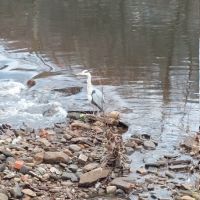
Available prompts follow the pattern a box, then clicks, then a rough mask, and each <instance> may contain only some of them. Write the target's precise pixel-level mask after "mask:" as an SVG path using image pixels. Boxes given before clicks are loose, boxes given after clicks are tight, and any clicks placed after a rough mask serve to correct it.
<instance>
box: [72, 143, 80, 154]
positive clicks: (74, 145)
mask: <svg viewBox="0 0 200 200" xmlns="http://www.w3.org/2000/svg"><path fill="white" fill-rule="evenodd" d="M69 149H70V150H71V151H73V152H77V151H80V150H81V147H80V146H78V145H76V144H70V145H69Z"/></svg>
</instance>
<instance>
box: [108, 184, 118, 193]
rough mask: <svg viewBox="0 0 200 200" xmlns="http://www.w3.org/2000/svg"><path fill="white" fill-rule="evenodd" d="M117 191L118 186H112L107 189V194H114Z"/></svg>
mask: <svg viewBox="0 0 200 200" xmlns="http://www.w3.org/2000/svg"><path fill="white" fill-rule="evenodd" d="M116 190H117V187H116V186H112V185H110V186H107V187H106V192H107V194H114V193H115V192H116Z"/></svg>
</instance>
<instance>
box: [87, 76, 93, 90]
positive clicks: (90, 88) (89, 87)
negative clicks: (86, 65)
mask: <svg viewBox="0 0 200 200" xmlns="http://www.w3.org/2000/svg"><path fill="white" fill-rule="evenodd" d="M87 90H88V91H90V90H92V81H91V74H88V75H87Z"/></svg>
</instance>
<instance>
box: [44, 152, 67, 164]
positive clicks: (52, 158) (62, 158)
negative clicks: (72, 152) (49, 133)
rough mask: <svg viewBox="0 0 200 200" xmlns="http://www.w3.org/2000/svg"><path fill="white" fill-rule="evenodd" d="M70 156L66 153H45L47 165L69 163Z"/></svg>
mask: <svg viewBox="0 0 200 200" xmlns="http://www.w3.org/2000/svg"><path fill="white" fill-rule="evenodd" d="M68 161H69V156H68V155H67V154H65V153H64V152H45V153H44V162H47V163H59V162H62V163H68Z"/></svg>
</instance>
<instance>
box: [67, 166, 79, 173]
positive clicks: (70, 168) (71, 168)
mask: <svg viewBox="0 0 200 200" xmlns="http://www.w3.org/2000/svg"><path fill="white" fill-rule="evenodd" d="M68 169H69V170H71V171H72V172H76V171H77V170H78V166H77V165H74V164H71V165H69V166H68Z"/></svg>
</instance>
